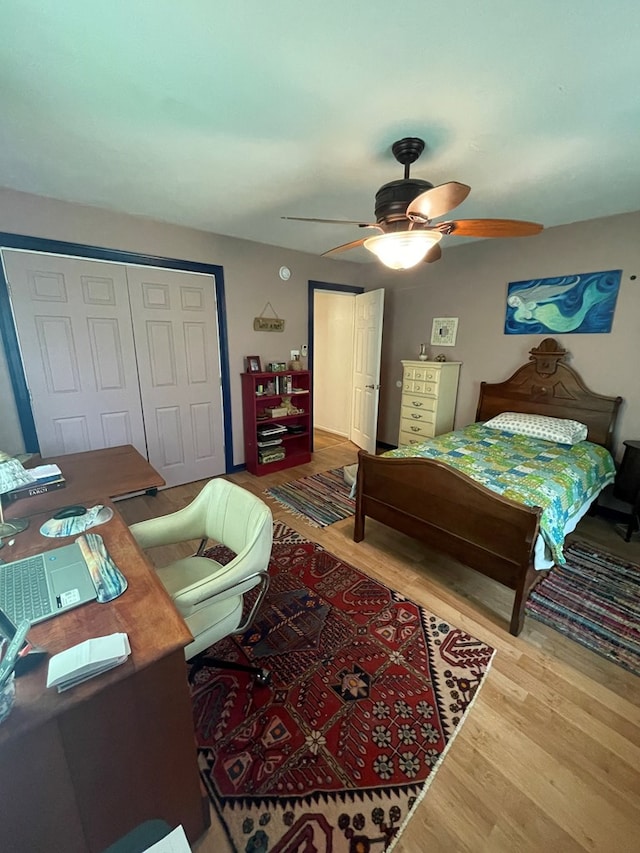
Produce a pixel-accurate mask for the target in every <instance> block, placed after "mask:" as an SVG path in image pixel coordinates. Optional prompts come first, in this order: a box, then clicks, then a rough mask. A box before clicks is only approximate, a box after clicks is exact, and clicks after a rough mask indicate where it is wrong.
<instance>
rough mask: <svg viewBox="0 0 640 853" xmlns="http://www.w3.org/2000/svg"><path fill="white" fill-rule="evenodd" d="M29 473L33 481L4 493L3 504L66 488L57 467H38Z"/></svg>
mask: <svg viewBox="0 0 640 853" xmlns="http://www.w3.org/2000/svg"><path fill="white" fill-rule="evenodd" d="M29 473H30V474H33V476H34V478H35V479H34V481H33V482H32V483H27V484H26V485H24V486H21V487H20V488H17V489H12V490H11V491H10V492H6V493H5V494H4V495H3V496H2V497H3V499H4V502H5V503H13V501H17V500H19V499H20V498H31V497H33V496H34V495H42V494H44V493H45V492H53V491H55V490H56V489H63V488H64V487H65V486H66V481H65V479H64V477H63V476H62V471H61V470H60V468H58V466H57V465H40V466H38V467H37V468H32V469H30V471H29Z"/></svg>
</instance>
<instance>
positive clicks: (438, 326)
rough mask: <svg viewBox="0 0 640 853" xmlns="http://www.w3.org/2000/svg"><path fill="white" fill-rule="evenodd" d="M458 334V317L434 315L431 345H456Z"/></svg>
mask: <svg viewBox="0 0 640 853" xmlns="http://www.w3.org/2000/svg"><path fill="white" fill-rule="evenodd" d="M457 334H458V318H457V317H434V320H433V325H432V326H431V345H432V346H438V347H454V346H455V345H456V336H457Z"/></svg>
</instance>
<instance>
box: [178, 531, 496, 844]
mask: <svg viewBox="0 0 640 853" xmlns="http://www.w3.org/2000/svg"><path fill="white" fill-rule="evenodd" d="M208 553H209V554H210V555H211V556H214V555H215V558H216V559H218V560H221V561H222V560H223V558H224V556H225V552H224V549H222V548H215V549H212V550H211V551H210V552H208ZM227 554H228V552H227ZM221 558H222V559H221ZM270 574H271V586H270V588H269V593H268V595H267V598H266V599H265V602H264V603H263V605H262V607H261V609H260V612H259V613H258V616H257V619H256V620H255V622H254V624H253V626H252V628H251V629H250V630H249V631H247V632H246V633H245V634H244V635H242V636H236V637H228V638H226V639H224V640H221V641H220V642H219V643H217V644H216V645H215V646H214V647H213V650H212V651H213V654H215V655H216V656H218V657H223V658H226V659H228V660H236V661H239V662H251V663H257V664H258V665H260V666H263V667H266V668H268V669H270V670H271V674H272V683H271V684H270V685H269V686H266V687H261V686H258V685H257V684H255V683H254V682H253V680H252V679H251V678H250V676H248V675H246V674H244V673H241V672H235V671H232V670H217V669H204V670H201V671H200V672H199V673H198V674H197V676H196V682H195V684H194V685H193V688H192V698H193V713H194V720H195V727H196V737H197V742H198V751H199V761H200V769H201V773H202V778H203V780H204V783H205V785H206V787H207V790H208V791H209V795H210V797H211V801H212V803H213V805H214V807H215V809H216V810H217V812H218V814H219V816H220V818H221V820H222V823H223V825H224V827H225V829H226V831H227V834H228V836H229V839H230V841H231V843H232V845H233V847H234V849H235V850H236V851H242V853H244V852H245V851H260V853H267V851H268V853H284V851H288V853H292V851H305V853H314V851H317V853H325V851H331V853H348V851H351V853H353V851H358V853H368V851H376V853H378V851H380V853H381V851H389V850H391V848H392V847H393V846H394V843H395V841H396V840H397V838H398V836H399V834H400V832H401V830H402V829H403V827H404V825H405V823H406V821H407V820H408V819H409V817H410V816H411V814H412V812H413V810H414V809H415V807H416V805H417V803H418V802H419V801H420V800H421V798H422V797H423V796H424V794H425V793H426V790H427V788H428V785H429V783H430V782H431V780H432V779H433V777H434V775H435V771H436V770H437V768H438V766H439V765H440V762H441V761H442V759H443V758H444V755H445V753H446V750H447V748H448V746H449V745H450V744H451V741H452V740H453V738H454V737H455V735H456V733H457V732H458V731H459V729H460V726H461V725H462V722H463V721H464V718H465V715H466V713H467V712H468V710H469V708H470V706H471V703H472V702H473V700H474V698H475V696H476V695H477V691H478V689H479V687H480V685H481V683H482V680H483V678H484V676H485V675H486V673H487V671H488V669H489V666H490V663H491V659H492V657H493V653H494V650H493V649H492V648H491V647H490V646H488V645H486V644H485V643H482V642H480V641H479V640H477V639H475V638H474V637H470V636H469V635H468V634H466V633H465V632H464V631H461V630H460V629H459V628H456V627H454V626H453V625H449V624H448V623H446V622H444V621H443V620H442V619H439V618H438V617H437V616H435V615H433V614H432V613H429V612H428V611H426V610H425V609H424V608H422V607H420V606H419V605H417V604H415V603H414V602H412V601H409V600H407V599H405V598H404V597H403V596H402V595H400V594H399V593H397V592H394V591H393V590H391V589H389V588H388V587H386V586H384V585H383V584H381V583H378V582H377V581H375V580H373V579H372V578H370V577H368V576H367V575H366V574H364V573H363V572H361V571H359V570H358V569H356V568H355V567H354V566H351V565H349V564H348V563H344V562H342V561H341V560H339V559H338V558H337V557H335V556H334V555H333V554H330V553H329V552H328V551H325V550H324V549H323V548H321V547H320V546H319V545H317V544H315V543H313V542H310V541H308V540H306V539H304V538H303V537H302V536H300V535H299V534H298V533H296V532H295V531H294V530H292V529H291V528H289V527H287V526H286V525H284V524H282V523H281V522H276V524H275V525H274V545H273V551H272V557H271V564H270Z"/></svg>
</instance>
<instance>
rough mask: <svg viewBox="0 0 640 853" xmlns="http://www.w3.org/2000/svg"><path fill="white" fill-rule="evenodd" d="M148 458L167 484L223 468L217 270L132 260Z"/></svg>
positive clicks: (133, 309)
mask: <svg viewBox="0 0 640 853" xmlns="http://www.w3.org/2000/svg"><path fill="white" fill-rule="evenodd" d="M127 278H128V283H129V293H130V302H131V313H132V319H133V328H134V336H135V342H136V350H137V353H138V370H139V375H140V391H141V397H142V409H143V413H144V421H145V425H146V430H147V443H148V451H149V461H150V462H151V464H152V465H153V467H154V468H155V469H156V470H157V471H159V472H160V474H162V476H163V477H164V479H165V480H166V482H167V485H168V486H176V485H179V484H181V483H190V482H193V481H194V480H201V479H205V478H210V477H215V476H217V475H218V474H223V473H224V470H225V467H224V425H223V417H222V393H221V378H220V353H219V346H218V325H217V314H216V301H215V282H214V280H213V278H212V277H211V276H208V275H200V274H193V273H185V272H178V271H174V270H164V269H155V268H145V267H127Z"/></svg>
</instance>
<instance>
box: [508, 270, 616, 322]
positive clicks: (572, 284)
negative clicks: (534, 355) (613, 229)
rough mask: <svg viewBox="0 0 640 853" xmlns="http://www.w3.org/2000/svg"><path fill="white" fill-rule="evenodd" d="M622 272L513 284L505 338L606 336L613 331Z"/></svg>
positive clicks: (541, 279)
mask: <svg viewBox="0 0 640 853" xmlns="http://www.w3.org/2000/svg"><path fill="white" fill-rule="evenodd" d="M621 276H622V270H607V271H606V272H589V273H578V274H577V275H565V276H560V277H558V278H534V279H530V280H529V281H512V282H510V283H509V285H508V286H507V314H506V317H505V321H504V333H505V335H543V334H546V333H547V332H555V333H557V334H558V333H563V334H590V335H593V334H604V333H606V332H610V331H611V325H612V323H613V312H614V310H615V307H616V299H617V298H618V289H619V287H620V278H621Z"/></svg>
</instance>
